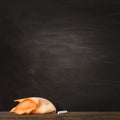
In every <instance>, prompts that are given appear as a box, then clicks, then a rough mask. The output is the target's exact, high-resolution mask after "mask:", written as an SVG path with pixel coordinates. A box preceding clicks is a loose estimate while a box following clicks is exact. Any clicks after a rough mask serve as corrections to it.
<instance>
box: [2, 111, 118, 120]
mask: <svg viewBox="0 0 120 120" xmlns="http://www.w3.org/2000/svg"><path fill="white" fill-rule="evenodd" d="M0 120H120V112H69V113H67V114H60V115H58V114H43V115H16V114H14V113H9V112H0Z"/></svg>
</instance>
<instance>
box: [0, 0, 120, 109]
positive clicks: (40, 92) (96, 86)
mask: <svg viewBox="0 0 120 120" xmlns="http://www.w3.org/2000/svg"><path fill="white" fill-rule="evenodd" d="M119 41H120V1H119V0H23V1H22V0H8V1H7V0H1V1H0V110H1V111H8V110H10V109H11V108H12V107H13V106H14V105H15V104H14V103H13V100H14V99H16V98H23V97H30V96H38V97H43V98H47V99H49V100H50V101H52V102H53V103H54V104H55V106H56V107H57V109H58V110H64V109H67V110H68V111H89V110H91V111H114V110H115V111H117V110H120V74H119V73H120V53H119V51H120V42H119Z"/></svg>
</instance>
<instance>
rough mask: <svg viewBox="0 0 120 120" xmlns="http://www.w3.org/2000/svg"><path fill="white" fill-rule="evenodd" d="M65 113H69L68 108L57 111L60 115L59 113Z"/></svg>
mask: <svg viewBox="0 0 120 120" xmlns="http://www.w3.org/2000/svg"><path fill="white" fill-rule="evenodd" d="M64 113H68V111H67V110H62V111H58V112H57V114H58V115H59V114H64Z"/></svg>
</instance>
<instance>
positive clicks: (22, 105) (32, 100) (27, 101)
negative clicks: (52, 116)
mask: <svg viewBox="0 0 120 120" xmlns="http://www.w3.org/2000/svg"><path fill="white" fill-rule="evenodd" d="M14 101H15V102H19V104H18V105H17V106H16V107H14V108H12V109H11V110H10V112H13V113H16V114H45V113H55V112H56V108H55V106H54V105H53V103H52V102H50V101H49V100H47V99H45V98H39V97H29V98H23V99H17V100H14Z"/></svg>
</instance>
